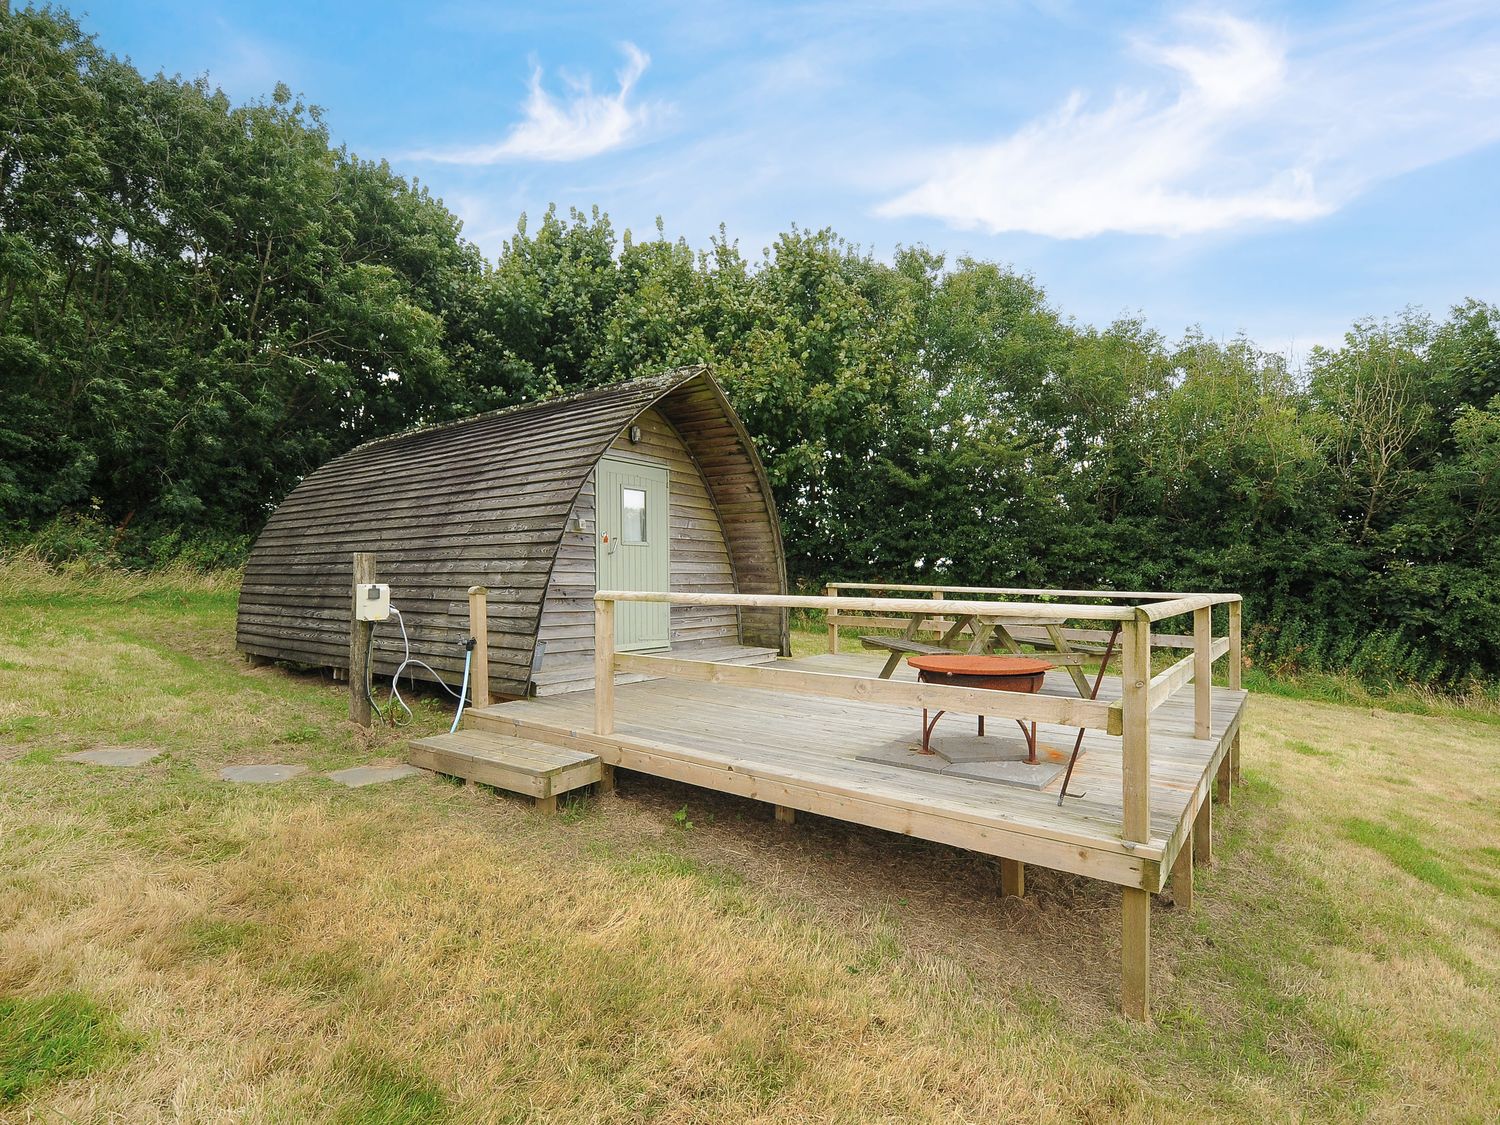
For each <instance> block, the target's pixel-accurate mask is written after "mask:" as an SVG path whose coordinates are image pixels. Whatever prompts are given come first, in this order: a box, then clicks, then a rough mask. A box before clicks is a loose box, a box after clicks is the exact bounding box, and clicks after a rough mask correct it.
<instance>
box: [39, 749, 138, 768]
mask: <svg viewBox="0 0 1500 1125" xmlns="http://www.w3.org/2000/svg"><path fill="white" fill-rule="evenodd" d="M160 754H161V751H160V750H158V749H156V748H154V747H150V746H136V747H130V746H106V747H103V748H101V749H99V750H80V751H79V752H78V753H76V754H64V755H63V756H62V760H63V761H65V762H82V763H83V764H84V765H88V766H144V765H145V764H146V763H147V762H149V761H150V760H151V759H152V758H155V757H158V756H160Z"/></svg>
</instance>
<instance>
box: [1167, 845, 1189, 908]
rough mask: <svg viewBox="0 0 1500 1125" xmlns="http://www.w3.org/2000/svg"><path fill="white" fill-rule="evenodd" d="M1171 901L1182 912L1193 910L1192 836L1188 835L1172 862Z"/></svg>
mask: <svg viewBox="0 0 1500 1125" xmlns="http://www.w3.org/2000/svg"><path fill="white" fill-rule="evenodd" d="M1172 901H1173V903H1175V904H1176V905H1177V906H1180V907H1182V909H1184V910H1191V909H1192V908H1193V834H1192V833H1191V832H1189V833H1188V837H1187V839H1186V840H1184V841H1183V842H1182V847H1180V848H1178V849H1177V858H1176V859H1175V860H1174V861H1173V862H1172Z"/></svg>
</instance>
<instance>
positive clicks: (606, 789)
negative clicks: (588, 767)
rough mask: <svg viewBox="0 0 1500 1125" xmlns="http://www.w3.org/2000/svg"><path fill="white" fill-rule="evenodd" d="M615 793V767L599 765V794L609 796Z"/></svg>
mask: <svg viewBox="0 0 1500 1125" xmlns="http://www.w3.org/2000/svg"><path fill="white" fill-rule="evenodd" d="M614 791H615V767H614V766H611V765H605V764H602V763H601V764H600V766H599V792H600V793H602V794H611V793H613V792H614Z"/></svg>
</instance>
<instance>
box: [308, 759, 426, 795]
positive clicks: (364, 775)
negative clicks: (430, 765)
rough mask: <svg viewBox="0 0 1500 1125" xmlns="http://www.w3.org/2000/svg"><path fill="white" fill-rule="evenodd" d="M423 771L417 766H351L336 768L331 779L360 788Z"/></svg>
mask: <svg viewBox="0 0 1500 1125" xmlns="http://www.w3.org/2000/svg"><path fill="white" fill-rule="evenodd" d="M421 772H422V771H421V770H419V769H417V767H416V766H404V765H403V766H351V767H350V768H349V769H346V770H334V771H333V772H332V773H331V774H329V775H328V780H329V781H336V782H338V783H339V784H340V785H347V786H348V787H349V788H350V789H358V788H359V787H360V786H362V785H379V784H380V783H381V782H384V781H400V780H401V779H402V778H403V777H416V776H417V774H419V773H421Z"/></svg>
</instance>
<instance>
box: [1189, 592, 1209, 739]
mask: <svg viewBox="0 0 1500 1125" xmlns="http://www.w3.org/2000/svg"><path fill="white" fill-rule="evenodd" d="M1213 645H1214V611H1213V607H1212V606H1204V607H1203V608H1202V609H1195V610H1193V737H1194V738H1208V737H1209V736H1210V735H1211V734H1212V733H1213V717H1214V697H1213V690H1214V653H1213Z"/></svg>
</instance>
